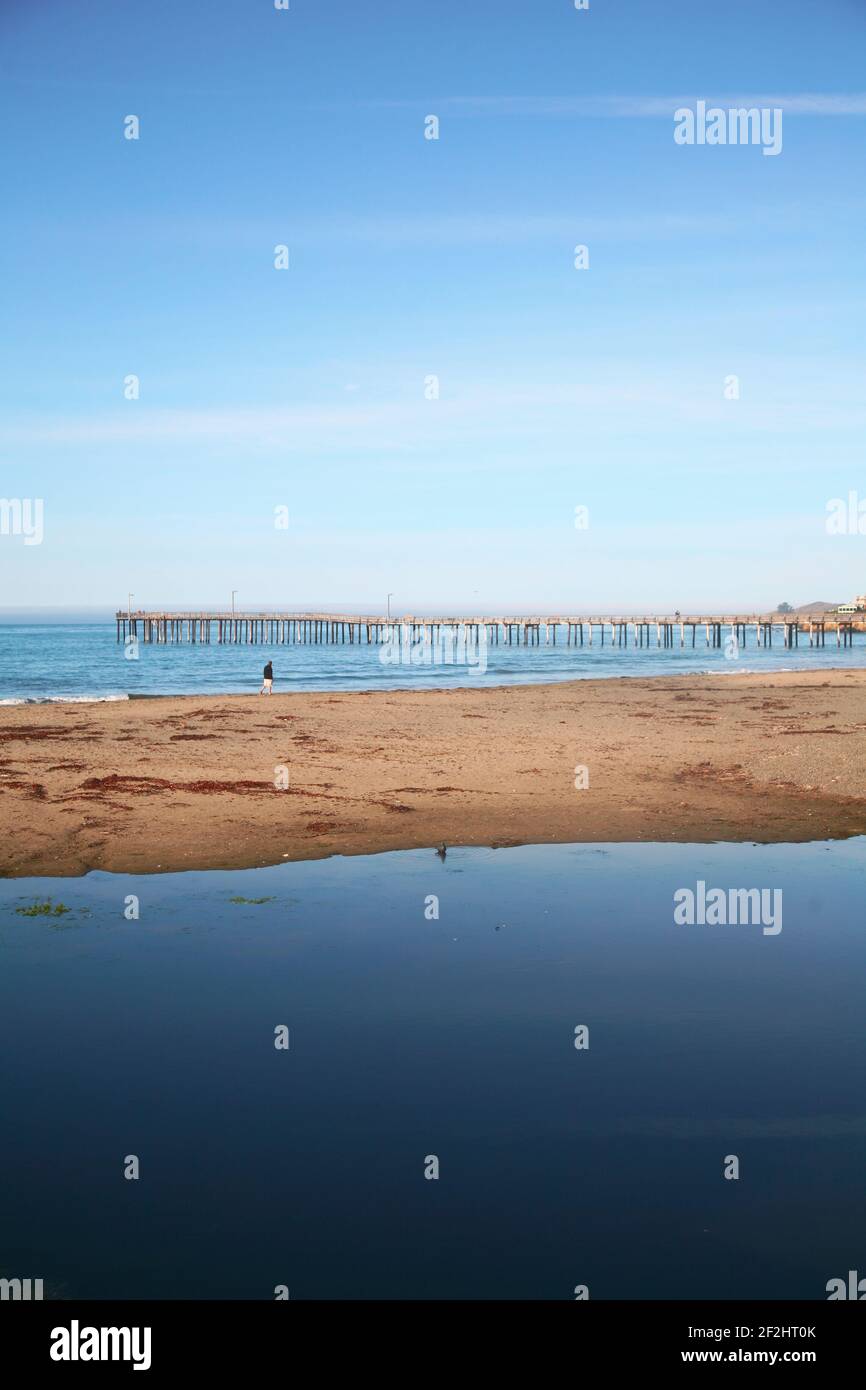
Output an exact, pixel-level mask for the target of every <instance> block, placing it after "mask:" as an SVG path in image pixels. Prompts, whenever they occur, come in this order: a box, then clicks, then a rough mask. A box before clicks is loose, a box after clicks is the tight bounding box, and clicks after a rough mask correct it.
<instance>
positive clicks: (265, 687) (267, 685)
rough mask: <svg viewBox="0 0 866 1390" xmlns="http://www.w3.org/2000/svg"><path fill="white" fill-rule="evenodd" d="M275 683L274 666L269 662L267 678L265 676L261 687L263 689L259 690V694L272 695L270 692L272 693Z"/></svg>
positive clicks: (266, 672) (266, 668) (266, 671)
mask: <svg viewBox="0 0 866 1390" xmlns="http://www.w3.org/2000/svg"><path fill="white" fill-rule="evenodd" d="M273 684H274V668H273V666H272V665H271V663H270V662H268V664H267V666H266V667H265V678H264V681H263V682H262V688H261V690H260V691H259V694H260V695H270V694H271V690H272V688H273Z"/></svg>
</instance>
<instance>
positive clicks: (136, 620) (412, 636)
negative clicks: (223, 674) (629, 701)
mask: <svg viewBox="0 0 866 1390" xmlns="http://www.w3.org/2000/svg"><path fill="white" fill-rule="evenodd" d="M116 619H117V640H118V642H126V641H127V640H128V639H129V638H135V639H136V640H140V641H142V642H145V643H157V644H168V645H172V644H177V643H181V642H187V643H205V644H207V643H210V642H216V643H217V644H219V645H225V644H238V643H240V644H250V645H253V644H255V645H266V646H271V645H272V646H286V645H295V644H310V643H327V644H343V643H349V644H350V645H354V644H355V643H358V644H359V645H361V644H365V645H368V646H369V645H371V644H374V645H379V644H381V643H384V642H391V643H399V644H400V645H403V644H404V643H406V642H409V643H415V642H419V641H429V642H438V641H439V640H440V639H441V638H444V637H445V636H446V635H447V634H448V633H449V632H453V631H454V630H455V629H458V630H461V631H462V633H463V634H464V638H465V640H466V641H467V642H471V643H481V642H486V643H487V644H488V645H491V646H498V645H506V646H524V647H525V646H540V645H544V646H556V645H557V641H559V643H560V644H561V645H565V646H569V647H577V646H580V647H583V646H587V647H592V645H593V640H595V643H596V645H597V646H598V647H604V646H605V644H607V645H608V646H613V647H628V646H629V645H631V646H632V647H637V648H648V647H652V646H654V647H676V646H679V647H694V646H695V645H696V644H697V643H698V640H699V638H702V639H703V641H704V643H705V645H706V646H708V647H721V646H723V645H724V644H725V643H726V642H728V641H730V640H731V638H734V639H735V641H736V644H737V646H738V648H745V647H746V646H747V644H748V637H749V634H750V633H751V634H752V635H753V640H754V643H755V645H756V646H758V647H772V645H773V637H774V634H775V635H776V637H777V640H778V641H779V643H780V645H782V646H783V647H797V646H799V644H800V638H801V637H803V638H808V644H809V646H810V647H823V646H825V645H826V641H827V634H828V633H830V634H831V636H832V635H835V638H836V646H837V647H850V646H851V645H852V644H853V640H854V633H855V631H856V632H863V631H864V630H866V613H864V614H826V613H824V614H821V615H820V616H816V617H810V616H809V615H800V616H799V617H797V616H795V615H792V614H789V613H784V614H782V613H773V614H751V615H743V614H731V615H727V616H724V617H721V616H719V615H718V614H714V615H710V616H698V615H694V614H693V615H689V616H685V615H681V614H675V615H674V616H673V617H671V616H670V615H669V614H668V615H665V616H657V615H654V616H647V615H644V616H637V615H635V616H624V615H611V616H608V617H601V616H594V617H586V616H582V617H581V616H553V615H550V616H544V617H526V616H522V617H507V616H498V617H492V616H488V617H484V616H478V617H418V616H414V615H411V614H408V615H404V616H402V617H396V616H394V617H385V616H382V615H381V614H378V615H359V614H357V613H228V612H227V613H205V612H198V613H196V612H189V613H181V612H176V613H171V612H150V611H147V610H134V611H127V610H118V611H117V614H116Z"/></svg>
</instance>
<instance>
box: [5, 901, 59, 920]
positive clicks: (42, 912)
mask: <svg viewBox="0 0 866 1390" xmlns="http://www.w3.org/2000/svg"><path fill="white" fill-rule="evenodd" d="M15 911H16V912H17V914H18V916H19V917H63V916H65V914H66V913H67V912H71V911H72V908H71V907H67V906H66V904H65V903H55V902H52V900H51V899H50V898H41V899H39V898H37V900H36V902H35V903H29V904H28V906H27V907H16V909H15Z"/></svg>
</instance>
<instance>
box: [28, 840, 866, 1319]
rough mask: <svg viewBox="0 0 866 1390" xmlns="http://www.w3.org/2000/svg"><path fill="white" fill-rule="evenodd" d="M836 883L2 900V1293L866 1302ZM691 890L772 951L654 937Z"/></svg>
mask: <svg viewBox="0 0 866 1390" xmlns="http://www.w3.org/2000/svg"><path fill="white" fill-rule="evenodd" d="M864 870H866V840H864V839H854V840H849V841H845V842H838V843H832V844H817V843H816V844H811V845H792V846H778V845H777V846H758V845H709V846H708V845H653V844H640V845H579V846H569V845H565V846H528V847H525V848H520V849H507V850H495V851H494V850H484V849H459V848H457V849H451V850H449V851H448V853H447V856H446V858H445V860H444V861H442V860H441V859H440V858H438V857H437V855H436V854H435V853H434V852H433V850H432V849H431V850H429V851H426V850H425V851H412V852H406V853H396V854H382V855H375V856H370V857H365V858H360V857H359V858H351V859H348V858H345V859H344V858H337V859H330V860H324V861H317V862H310V863H298V864H289V863H286V864H284V865H279V866H276V867H273V868H264V869H254V870H249V871H246V872H235V871H232V872H208V873H182V874H165V875H161V874H157V875H152V876H148V877H145V876H127V875H112V874H106V873H93V874H89V875H87V876H86V877H84V878H80V879H56V880H47V879H29V880H28V879H16V880H4V881H2V882H0V1041H2V1051H0V1057H2V1061H0V1113H2V1116H3V1136H4V1138H3V1146H2V1160H0V1162H2V1186H0V1277H6V1278H14V1277H19V1278H28V1277H29V1278H41V1279H43V1281H44V1285H45V1290H46V1296H49V1295H51V1296H55V1297H58V1296H59V1297H66V1298H128V1299H136V1298H172V1299H182V1298H252V1299H272V1298H273V1297H274V1291H275V1289H276V1288H277V1287H278V1286H285V1287H286V1288H287V1289H288V1290H289V1295H290V1297H291V1298H292V1299H304V1298H335V1299H358V1298H375V1299H379V1298H400V1299H402V1298H419V1299H431V1298H432V1299H436V1298H460V1299H464V1298H494V1299H501V1298H518V1299H533V1298H552V1299H571V1298H573V1297H574V1296H575V1295H574V1291H575V1288H576V1287H577V1286H580V1285H584V1286H586V1287H587V1289H588V1291H589V1296H590V1297H591V1298H593V1299H597V1298H617V1299H633V1298H666V1299H677V1298H708V1299H709V1298H737V1299H739V1298H751V1299H769V1298H814V1299H824V1298H826V1297H827V1294H826V1284H827V1282H828V1280H830V1279H833V1278H836V1277H843V1278H844V1277H846V1275H847V1271H848V1270H849V1269H855V1268H859V1269H860V1270H861V1272H863V1273H866V1204H864V1202H863V1200H862V1190H863V1173H864V1171H866V1100H864V1095H866V1085H864V1083H866V1041H864V1028H863V1001H864V984H866V928H864V911H863V907H864V883H866V876H864ZM700 883H703V884H705V885H707V888H706V892H705V894H704V897H706V893H708V892H709V891H710V887H709V886H712V888H719V889H721V890H723V891H724V892H725V893H726V894H727V899H728V900H730V895H731V891H732V890H736V889H740V888H742V889H749V888H757V889H761V890H764V889H766V890H771V891H773V892H775V891H776V890H779V891H780V893H781V898H779V899H776V898H774V899H773V902H774V904H776V903H777V902H778V908H779V911H778V914H777V915H776V916H774V918H773V926H774V929H773V931H772V932H767V931H765V930H764V927H763V926H762V924H761V921H760V920H754V921H749V920H745V921H743V920H741V921H740V922H739V923H737V924H730V922H729V921H728V923H727V924H725V925H720V924H717V923H707V922H706V921H704V922H688V923H682V922H678V921H676V920H675V894H676V893H677V892H678V891H681V890H683V889H690V890H695V891H696V892H698V890H697V889H696V885H699V884H700ZM699 896H700V894H699V892H698V899H699ZM136 899H137V904H136V902H135V900H136ZM46 903H47V904H48V910H46V911H36V912H32V911H31V909H33V908H34V907H38V906H39V905H40V904H46ZM57 907H63V908H68V909H69V910H68V911H63V912H55V911H54V909H56V908H57ZM19 909H23V911H19ZM136 910H137V912H138V916H137V917H135V915H134V913H135V911H136ZM437 913H438V915H437ZM776 926H779V929H778V930H776V929H775V928H776ZM280 1029H286V1030H288V1033H287V1035H286V1034H285V1033H282V1034H280V1033H279V1032H278V1031H277V1030H280ZM576 1029H577V1030H583V1029H586V1030H588V1034H586V1033H584V1032H583V1031H578V1032H577V1033H576V1032H575V1030H576ZM286 1036H287V1039H288V1044H289V1045H288V1047H277V1046H275V1042H277V1041H280V1039H281V1038H283V1039H285V1038H286ZM586 1041H588V1046H575V1043H576V1042H578V1043H581V1042H586ZM132 1156H135V1158H137V1160H138V1171H139V1176H138V1178H137V1179H132V1180H130V1179H128V1178H126V1177H125V1176H124V1171H125V1169H126V1170H128V1169H129V1166H130V1165H129V1162H128V1160H129V1159H130V1158H131V1157H132ZM732 1156H733V1157H735V1158H736V1159H737V1160H738V1164H739V1177H738V1178H735V1179H730V1178H725V1176H724V1173H725V1170H726V1168H727V1169H728V1170H730V1168H731V1164H730V1159H731V1157H732ZM433 1158H435V1159H436V1160H437V1161H438V1172H439V1175H438V1178H429V1177H426V1176H425V1173H426V1172H430V1171H431V1170H433V1169H434V1168H435V1166H436V1165H435V1164H433V1163H432V1161H431V1160H432V1159H433Z"/></svg>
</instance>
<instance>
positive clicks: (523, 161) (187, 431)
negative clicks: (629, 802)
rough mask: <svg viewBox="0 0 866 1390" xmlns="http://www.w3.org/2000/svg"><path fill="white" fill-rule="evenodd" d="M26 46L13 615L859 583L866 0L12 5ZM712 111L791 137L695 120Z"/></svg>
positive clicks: (11, 479) (645, 603) (5, 594)
mask: <svg viewBox="0 0 866 1390" xmlns="http://www.w3.org/2000/svg"><path fill="white" fill-rule="evenodd" d="M0 55H2V56H0V63H2V71H3V82H2V85H0V108H2V109H0V128H2V131H3V135H2V140H0V159H2V180H3V188H4V205H5V206H4V218H3V225H2V230H0V268H2V282H3V302H4V319H5V332H4V334H3V348H2V363H0V393H2V404H3V410H2V419H0V462H2V483H0V492H2V495H3V496H4V497H7V498H15V497H18V498H27V497H30V498H35V497H41V498H43V499H44V508H45V522H44V539H43V542H42V544H41V545H32V546H25V545H24V544H23V540H22V538H21V537H20V536H14V535H2V536H0V604H2V605H10V604H22V603H33V604H50V605H56V604H63V603H68V604H75V605H86V604H106V603H107V604H109V605H114V604H118V605H119V604H125V602H126V594H127V591H128V590H130V589H131V590H132V591H133V592H134V593H135V596H136V598H135V601H136V603H139V604H141V605H142V606H157V605H165V606H176V607H185V606H188V605H192V604H202V605H205V604H206V605H220V606H222V605H224V604H226V603H227V602H228V600H229V595H230V591H231V589H232V588H236V589H237V590H238V591H239V597H238V604H239V606H241V607H243V606H249V607H253V606H260V605H269V606H272V605H285V606H287V607H304V606H309V605H313V604H317V605H318V604H322V605H332V606H346V607H350V606H351V607H355V608H357V607H361V608H371V609H379V608H381V607H382V606H383V605H384V600H385V595H386V593H387V592H389V591H392V592H393V593H394V595H395V599H394V600H393V604H394V608H395V610H396V611H412V610H415V611H419V612H420V611H424V610H425V609H426V610H430V609H431V608H432V609H436V608H440V609H444V610H449V611H453V610H455V609H456V608H461V607H464V608H471V609H482V610H487V611H495V610H500V611H502V610H504V609H512V610H514V611H519V610H521V609H522V610H538V609H549V610H551V611H561V612H567V611H587V610H590V609H592V610H594V611H599V610H605V611H610V610H618V611H652V610H670V609H673V608H674V607H678V608H704V609H708V610H718V609H724V608H727V609H731V608H748V609H751V608H755V607H764V606H767V605H775V604H776V603H778V602H779V601H780V600H782V599H786V600H789V601H791V602H793V603H800V602H806V601H810V600H812V599H818V598H823V599H831V600H832V599H842V598H848V597H850V596H851V595H853V594H854V593H855V592H856V593H862V592H864V591H866V536H857V535H853V536H828V535H827V534H826V530H825V514H826V506H827V502H828V501H829V500H830V499H832V498H834V497H839V496H847V494H848V492H849V491H850V490H852V489H853V490H856V491H858V492H859V495H860V497H862V498H863V499H864V500H866V466H864V458H866V453H864V444H866V371H864V365H866V364H864V350H863V342H864V335H863V328H862V326H863V321H864V309H866V266H864V255H863V227H864V224H866V219H864V213H866V178H864V172H866V170H864V165H866V160H864V150H866V64H864V58H866V4H863V3H855V0H822V3H821V4H820V6H818V5H815V4H813V3H807V2H806V0H785V3H775V0H730V2H729V3H727V4H725V5H700V4H696V3H695V0H659V3H655V4H651V3H646V0H591V2H590V9H589V10H588V11H586V12H578V11H575V9H574V7H573V0H535V3H532V4H526V3H518V0H473V2H472V4H467V3H466V0H437V3H436V4H435V5H431V4H427V3H416V2H415V0H401V2H400V3H397V0H367V3H365V4H358V3H349V2H348V0H339V3H327V0H291V8H290V10H289V11H288V12H278V11H276V10H274V8H273V4H272V0H187V3H184V4H177V3H176V0H175V2H170V0H149V3H148V4H147V5H142V4H140V3H137V0H110V2H103V0H88V4H87V6H86V7H75V6H69V5H66V4H63V3H59V0H45V3H41V4H39V5H33V4H32V3H30V4H24V3H20V4H16V3H9V0H5V2H4V3H3V4H2V6H0ZM698 99H705V100H706V101H708V102H709V103H710V104H711V105H720V106H722V107H727V106H729V105H758V106H778V107H781V109H782V111H783V113H784V114H783V136H784V139H783V149H782V152H781V153H780V154H779V155H778V156H777V157H766V156H764V155H763V154H762V151H761V149H760V148H758V147H754V146H727V147H709V146H703V147H697V146H692V147H687V146H678V145H677V144H676V143H675V142H674V140H673V129H674V121H673V113H674V111H675V110H676V109H677V108H678V107H679V106H681V105H684V104H692V105H694V103H695V102H696V101H697V100H698ZM129 114H135V115H137V116H138V117H139V118H140V122H141V131H140V139H139V140H137V141H130V140H126V139H124V135H123V123H124V118H125V117H126V116H127V115H129ZM430 114H435V115H437V116H438V118H439V122H440V131H439V139H438V140H437V141H431V140H425V139H424V119H425V116H427V115H430ZM278 244H286V245H287V246H288V247H289V256H290V267H289V269H288V270H287V271H277V270H275V269H274V265H273V261H274V247H275V246H276V245H278ZM577 244H586V245H587V246H588V247H589V258H590V265H589V269H588V270H585V271H577V270H575V268H574V265H573V253H574V247H575V245H577ZM132 373H134V374H136V375H138V377H139V378H140V399H138V400H137V401H128V400H125V399H124V378H125V377H127V375H129V374H132ZM431 375H436V376H438V378H439V383H440V387H439V389H440V394H439V398H438V399H436V400H429V399H426V398H425V378H427V377H429V376H431ZM730 375H736V376H737V377H738V378H739V383H740V398H739V399H738V400H727V399H725V395H724V383H725V378H726V377H728V376H730ZM278 506H286V507H288V509H289V518H290V519H289V526H288V528H287V529H284V530H278V529H276V528H275V526H274V509H275V507H278ZM576 506H586V507H588V509H589V527H588V529H586V530H582V531H579V530H576V529H575V526H574V509H575V507H576Z"/></svg>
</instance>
